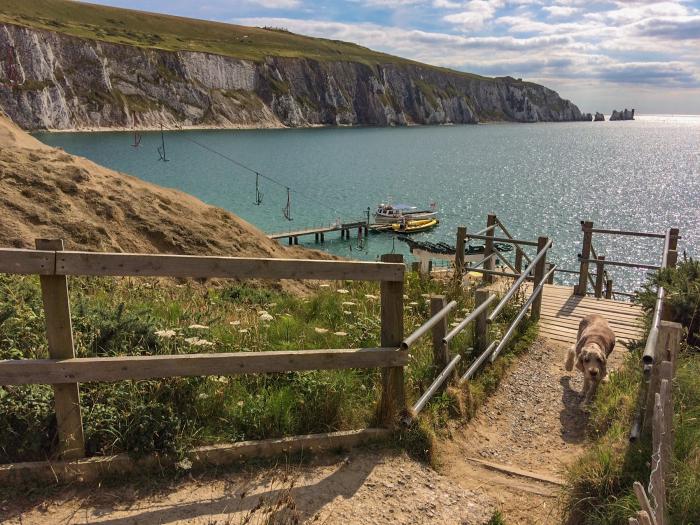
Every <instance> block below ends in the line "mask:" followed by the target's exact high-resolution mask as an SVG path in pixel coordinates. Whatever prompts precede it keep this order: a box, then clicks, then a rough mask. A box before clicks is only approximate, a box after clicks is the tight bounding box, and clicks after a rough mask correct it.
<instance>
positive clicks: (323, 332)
mask: <svg viewBox="0 0 700 525" xmlns="http://www.w3.org/2000/svg"><path fill="white" fill-rule="evenodd" d="M314 332H316V333H317V334H327V333H328V328H319V327H318V326H317V327H316V328H314Z"/></svg>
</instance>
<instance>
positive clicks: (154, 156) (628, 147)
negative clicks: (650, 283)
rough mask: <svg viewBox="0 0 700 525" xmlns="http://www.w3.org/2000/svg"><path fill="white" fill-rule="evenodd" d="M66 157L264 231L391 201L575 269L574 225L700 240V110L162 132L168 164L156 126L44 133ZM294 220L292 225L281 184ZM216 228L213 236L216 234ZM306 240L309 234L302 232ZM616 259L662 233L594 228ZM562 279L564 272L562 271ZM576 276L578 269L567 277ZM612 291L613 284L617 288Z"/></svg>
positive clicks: (623, 283) (638, 257) (619, 276)
mask: <svg viewBox="0 0 700 525" xmlns="http://www.w3.org/2000/svg"><path fill="white" fill-rule="evenodd" d="M36 136H37V138H39V139H40V140H42V141H43V142H45V143H47V144H50V145H52V146H59V147H62V148H64V149H65V150H66V151H68V152H70V153H74V154H77V155H81V156H85V157H87V158H89V159H91V160H94V161H95V162H98V163H100V164H102V165H105V166H108V167H110V168H113V169H116V170H119V171H122V172H126V173H129V174H132V175H135V176H137V177H140V178H142V179H144V180H147V181H150V182H154V183H156V184H160V185H163V186H168V187H173V188H178V189H180V190H183V191H185V192H187V193H191V194H193V195H196V196H197V197H199V198H200V199H202V200H203V201H205V202H207V203H210V204H213V205H216V206H220V207H222V208H226V209H228V210H231V211H232V212H234V213H236V214H237V215H239V216H240V217H242V218H244V219H246V220H248V221H249V222H251V223H253V224H255V225H256V226H258V227H260V228H261V229H262V230H264V231H266V232H279V231H288V230H290V229H300V228H304V227H308V226H314V225H319V224H324V223H325V224H327V223H329V222H332V221H334V220H335V218H336V217H340V218H342V219H343V220H346V219H350V218H360V217H362V216H363V214H365V213H366V209H367V207H368V206H369V207H372V208H374V207H375V206H376V204H377V203H379V202H380V201H384V200H386V199H387V198H391V199H392V200H393V201H395V202H409V203H413V204H416V205H420V206H427V205H428V204H429V203H431V202H436V203H437V206H438V209H439V211H440V218H441V221H442V223H441V225H440V226H439V227H438V228H437V229H435V230H433V231H432V232H429V233H424V234H419V235H416V236H415V238H417V239H426V240H432V241H438V240H442V241H447V242H450V243H452V244H453V243H454V236H455V231H456V228H457V226H458V225H466V226H467V227H468V228H469V230H471V231H476V230H479V229H481V228H483V227H484V226H485V221H486V214H487V213H489V212H494V213H496V214H498V216H499V217H501V218H502V220H503V221H504V222H505V224H506V225H507V226H509V228H510V230H511V233H513V234H514V235H516V236H518V237H521V238H527V239H530V238H532V239H534V238H536V236H537V235H548V236H550V237H552V238H553V239H554V247H553V255H552V257H553V259H554V260H555V261H556V262H557V263H558V264H559V266H560V267H563V268H570V269H576V267H577V263H576V254H577V253H578V252H579V250H580V242H581V232H580V225H579V221H580V220H583V219H589V220H592V221H594V223H595V225H596V226H597V227H604V228H620V229H631V230H643V231H658V232H661V231H663V230H664V228H666V227H668V226H670V225H673V226H678V227H679V228H680V229H681V235H682V236H683V239H682V241H681V242H680V246H679V249H680V250H684V249H687V250H688V251H689V252H690V253H695V254H697V247H698V245H699V242H700V117H651V116H650V117H646V118H644V117H642V118H640V119H638V120H636V121H634V122H604V123H590V122H577V123H562V124H494V125H479V126H449V127H447V126H443V127H415V128H360V129H356V128H355V129H351V128H342V129H295V130H245V131H181V132H170V133H166V135H165V141H166V151H167V157H168V158H169V159H170V161H169V162H160V161H159V160H158V157H159V156H158V153H157V147H158V146H159V145H160V133H144V134H143V138H142V141H141V146H140V147H139V148H134V147H131V146H130V144H131V143H132V140H133V138H132V135H131V134H129V133H41V134H37V135H36ZM192 139H193V140H196V141H197V142H200V143H201V144H204V145H206V146H208V147H210V148H213V149H215V150H217V151H220V152H222V153H224V154H226V155H228V156H230V157H232V158H234V159H236V160H238V161H240V162H242V163H244V164H246V165H248V166H250V167H252V168H253V169H255V170H257V171H259V172H260V173H262V174H265V175H268V176H270V177H273V178H274V179H276V180H279V181H280V182H281V183H282V186H277V185H274V184H272V183H270V182H269V181H266V180H261V183H260V189H261V192H262V193H263V194H264V197H263V203H262V205H260V206H256V205H254V201H255V176H254V175H253V174H251V173H249V172H247V171H245V170H243V169H241V168H240V167H238V166H236V165H234V164H232V163H230V162H229V161H227V160H225V159H223V158H222V157H220V156H217V155H215V154H212V153H211V152H209V151H207V150H205V149H203V148H201V147H200V146H198V145H196V144H194V143H193V142H191V141H190V140H192ZM284 186H289V187H290V188H292V190H293V193H292V196H291V216H292V218H293V219H294V220H293V221H291V222H289V221H287V220H285V219H284V217H283V213H282V210H283V208H284V207H285V204H286V199H287V196H286V189H285V187H284ZM213 234H214V235H215V232H213ZM326 241H327V242H326V244H325V245H323V249H326V250H328V251H330V252H333V253H335V254H340V255H344V256H350V257H354V258H362V259H375V258H376V257H377V256H378V254H381V253H386V252H390V251H392V250H394V251H397V252H401V253H405V254H408V249H407V247H406V245H405V244H404V243H402V242H399V241H395V240H394V237H393V236H391V235H389V234H378V235H370V236H369V238H368V239H367V240H366V242H364V243H363V245H362V246H361V245H360V244H358V240H357V238H356V233H353V236H352V239H351V240H350V241H341V240H340V238H339V234H337V233H331V234H327V236H326ZM302 242H304V243H306V244H308V245H309V246H315V245H314V244H313V236H312V237H310V238H309V237H307V238H302ZM594 245H595V247H596V249H597V251H598V252H599V254H604V255H606V256H607V258H608V259H616V260H626V261H643V262H647V263H651V264H654V263H657V262H658V260H659V257H660V252H661V241H649V240H643V239H642V240H639V239H634V238H620V237H614V238H610V237H604V236H598V237H596V239H595V240H594ZM611 272H612V274H613V278H614V279H615V281H616V283H618V284H619V286H620V287H622V288H626V289H632V288H634V287H635V286H636V285H637V284H638V283H639V282H641V280H642V279H643V278H644V271H641V270H640V271H636V270H626V269H621V268H620V269H611ZM562 280H567V279H566V276H563V277H562ZM568 280H569V282H570V280H571V277H569V279H568ZM616 288H617V285H616Z"/></svg>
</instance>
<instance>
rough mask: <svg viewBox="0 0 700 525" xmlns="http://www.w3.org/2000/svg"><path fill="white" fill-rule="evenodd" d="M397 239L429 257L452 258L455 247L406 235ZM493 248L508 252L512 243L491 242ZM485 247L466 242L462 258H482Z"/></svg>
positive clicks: (468, 260)
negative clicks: (418, 239)
mask: <svg viewBox="0 0 700 525" xmlns="http://www.w3.org/2000/svg"><path fill="white" fill-rule="evenodd" d="M399 240H400V241H403V242H405V243H406V244H408V246H409V248H410V249H411V253H413V254H415V255H416V256H419V255H420V254H425V256H426V257H431V258H434V259H435V258H437V259H441V258H445V259H453V258H454V255H455V253H457V249H456V248H455V247H454V246H452V245H450V244H447V243H445V242H429V241H416V240H414V239H411V238H410V237H406V236H399ZM493 247H494V249H496V250H498V251H499V252H501V253H503V252H510V251H512V250H513V245H512V244H505V243H500V242H496V243H494V244H493ZM485 250H486V247H485V246H484V245H483V244H468V245H467V246H465V248H464V260H465V262H477V261H480V260H481V259H483V257H484V251H485Z"/></svg>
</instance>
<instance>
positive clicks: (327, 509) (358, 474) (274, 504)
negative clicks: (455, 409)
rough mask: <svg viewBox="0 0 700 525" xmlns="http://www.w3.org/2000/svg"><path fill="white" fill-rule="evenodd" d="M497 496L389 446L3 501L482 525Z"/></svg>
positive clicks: (163, 517)
mask: <svg viewBox="0 0 700 525" xmlns="http://www.w3.org/2000/svg"><path fill="white" fill-rule="evenodd" d="M493 508H494V501H493V500H492V498H491V497H490V496H488V495H486V494H485V492H484V491H483V490H481V489H477V490H468V489H464V488H462V487H459V486H457V485H455V484H454V483H453V482H452V480H450V479H449V478H447V477H446V476H444V475H441V474H438V473H437V472H435V471H434V470H432V469H431V468H430V467H428V466H426V465H423V464H421V463H418V462H416V461H413V460H411V459H410V458H408V457H406V456H405V455H404V454H402V453H398V452H392V451H390V450H386V449H383V450H375V451H372V450H357V451H354V452H351V453H350V454H349V455H348V456H347V457H345V456H333V457H325V458H316V459H315V460H314V461H313V462H312V463H311V464H309V465H304V466H302V467H298V466H290V467H283V468H276V469H265V470H263V471H261V470H260V469H259V468H251V469H249V470H244V471H238V472H231V473H227V474H223V475H218V476H216V477H213V476H203V477H200V478H197V479H192V478H188V479H187V480H186V481H182V482H180V483H175V484H173V485H171V486H168V487H162V486H160V487H157V488H153V489H144V488H142V487H139V486H138V483H133V482H132V483H131V486H130V488H118V489H114V488H103V487H98V488H97V489H88V488H76V489H73V490H64V491H62V492H61V493H60V494H59V495H58V496H56V497H54V498H52V499H51V500H50V501H48V502H44V503H42V504H39V505H32V504H31V503H30V502H29V501H22V500H21V499H17V500H13V501H11V502H7V501H5V502H0V523H3V524H4V523H7V524H8V525H10V524H12V525H20V524H21V525H28V524H41V525H49V524H51V525H67V524H84V523H96V524H97V523H99V524H102V525H132V524H148V525H151V524H153V525H155V524H166V523H167V524H202V525H205V524H206V525H239V524H250V525H262V524H280V525H281V524H285V525H287V524H294V523H319V524H321V523H324V524H329V525H330V524H343V525H359V524H377V525H379V524H385V523H401V524H431V523H446V524H464V525H482V524H483V523H485V522H486V521H487V520H488V518H489V516H490V515H491V512H492V509H493Z"/></svg>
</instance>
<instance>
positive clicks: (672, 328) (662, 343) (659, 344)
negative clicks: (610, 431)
mask: <svg viewBox="0 0 700 525" xmlns="http://www.w3.org/2000/svg"><path fill="white" fill-rule="evenodd" d="M682 330H683V329H682V327H681V325H680V324H679V323H671V322H669V321H659V335H658V337H657V339H656V348H654V363H653V365H652V367H651V375H650V377H649V385H648V386H647V398H646V408H645V410H644V430H645V431H647V432H648V431H649V429H650V428H651V423H652V418H653V414H654V400H655V398H654V395H655V394H657V393H659V391H660V388H661V379H662V377H661V365H662V363H663V362H664V361H669V362H670V363H671V368H672V371H673V374H675V373H676V367H677V366H678V365H677V355H678V351H679V349H680V344H681V334H682Z"/></svg>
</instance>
